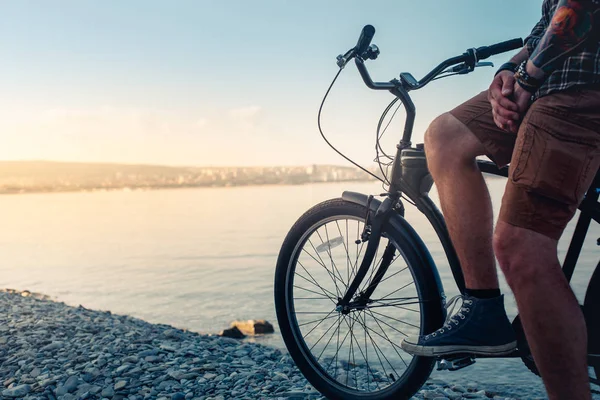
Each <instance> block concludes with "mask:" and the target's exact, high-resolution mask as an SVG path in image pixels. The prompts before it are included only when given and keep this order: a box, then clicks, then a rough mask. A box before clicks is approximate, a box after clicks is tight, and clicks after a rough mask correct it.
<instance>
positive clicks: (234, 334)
mask: <svg viewBox="0 0 600 400" xmlns="http://www.w3.org/2000/svg"><path fill="white" fill-rule="evenodd" d="M219 336H223V337H227V338H232V339H243V338H245V337H246V335H244V334H243V333H242V331H240V330H239V329H238V327H237V326H234V327H233V328H229V329H223V330H222V331H221V333H219Z"/></svg>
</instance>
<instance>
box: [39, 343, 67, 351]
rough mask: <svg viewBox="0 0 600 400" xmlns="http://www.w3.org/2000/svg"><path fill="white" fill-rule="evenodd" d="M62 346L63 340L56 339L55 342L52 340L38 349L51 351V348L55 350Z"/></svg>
mask: <svg viewBox="0 0 600 400" xmlns="http://www.w3.org/2000/svg"><path fill="white" fill-rule="evenodd" d="M62 347H63V342H60V341H56V342H52V343H50V344H47V345H45V346H44V347H42V348H41V349H40V351H52V350H57V349H60V348H62Z"/></svg>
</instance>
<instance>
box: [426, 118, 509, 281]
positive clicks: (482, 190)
mask: <svg viewBox="0 0 600 400" xmlns="http://www.w3.org/2000/svg"><path fill="white" fill-rule="evenodd" d="M425 152H426V154H427V166H428V168H429V171H430V172H431V175H432V176H433V180H434V182H435V185H436V188H437V190H438V192H439V197H440V203H441V206H442V211H443V214H444V219H445V220H446V225H447V226H448V231H449V233H450V237H451V239H452V243H453V244H454V248H455V249H456V253H457V255H458V258H459V260H460V263H461V267H462V270H463V273H464V276H465V283H466V286H467V288H469V289H498V275H497V273H496V263H495V260H494V253H493V250H492V222H493V214H492V202H491V200H490V195H489V192H488V188H487V185H486V183H485V181H484V179H483V175H482V173H481V171H479V168H478V167H477V164H476V163H475V158H476V157H477V156H479V155H483V154H486V150H485V148H484V147H483V145H482V144H481V142H480V141H479V139H478V138H477V137H476V136H475V135H474V134H473V133H472V132H471V130H470V129H469V128H467V127H466V126H465V125H464V124H463V123H462V122H460V121H459V120H458V119H457V118H455V117H454V116H453V115H452V114H449V113H446V114H443V115H441V116H440V117H438V118H437V119H436V120H434V121H433V122H432V124H431V125H430V126H429V129H428V130H427V132H426V134H425Z"/></svg>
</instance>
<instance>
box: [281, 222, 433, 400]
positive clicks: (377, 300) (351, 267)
mask: <svg viewBox="0 0 600 400" xmlns="http://www.w3.org/2000/svg"><path fill="white" fill-rule="evenodd" d="M363 227H364V223H363V221H362V219H360V218H357V217H355V216H351V215H343V216H340V215H338V216H334V217H330V218H327V219H324V220H321V221H319V222H318V223H317V224H315V225H313V226H312V227H311V228H310V229H308V230H307V231H306V232H305V234H304V235H303V236H302V238H301V239H300V240H299V242H298V245H297V246H296V248H295V249H294V252H293V253H292V257H291V258H290V265H289V266H288V275H287V279H286V303H287V307H286V309H287V312H288V318H289V320H290V322H291V326H292V331H293V335H294V338H295V340H296V342H297V343H298V344H299V347H300V349H301V351H302V352H303V353H304V356H305V359H306V360H307V361H308V362H309V363H310V364H311V367H312V369H313V370H314V371H315V372H316V373H317V374H320V375H321V377H322V378H324V379H325V380H327V381H328V382H329V384H331V385H333V386H336V387H337V388H338V389H339V390H343V391H347V392H352V393H354V394H360V393H364V394H368V393H373V392H384V391H385V392H387V391H393V390H395V388H396V387H397V386H399V385H401V384H402V382H403V380H404V379H405V377H406V376H408V375H410V372H411V370H412V369H413V368H414V364H415V361H416V358H414V357H412V356H411V355H409V354H408V353H406V352H404V351H403V350H402V349H401V348H400V342H401V340H402V339H403V338H405V337H407V336H411V335H418V334H420V333H421V328H420V327H421V326H422V321H421V319H422V308H421V303H420V300H419V294H418V287H417V285H415V282H414V277H413V275H412V272H411V271H410V268H409V267H408V264H407V263H406V260H405V257H404V255H403V254H402V253H401V252H400V250H399V246H398V245H397V244H396V243H393V242H392V244H393V245H394V246H395V248H396V251H395V255H394V258H393V261H392V263H391V264H390V267H389V269H388V270H387V272H386V274H385V276H384V277H383V279H382V280H381V283H380V284H379V286H378V287H377V289H376V290H375V292H374V293H373V295H372V296H371V297H370V299H369V300H370V301H369V302H367V303H366V304H364V305H361V306H357V307H355V308H354V309H352V310H351V311H350V312H349V313H348V314H344V313H342V312H341V310H340V309H339V308H337V309H336V305H337V301H338V299H339V298H341V297H343V294H344V293H345V288H346V287H347V286H348V285H349V282H350V281H351V279H352V277H353V275H354V274H355V273H356V270H357V269H358V266H359V265H360V262H361V260H362V258H361V255H362V253H363V251H364V250H365V248H366V243H362V242H361V243H360V244H357V243H355V241H356V240H357V239H358V238H360V235H361V233H362V229H363ZM389 240H390V239H388V238H385V237H382V239H381V243H380V245H379V248H378V250H377V254H376V257H375V259H374V264H375V265H379V263H380V262H381V256H382V254H383V249H384V248H385V246H386V245H387V244H388V241H389ZM375 271H376V269H375V268H373V266H371V269H370V271H369V273H368V274H367V276H366V278H365V279H364V281H363V283H362V284H361V286H360V288H359V290H358V291H357V293H360V292H361V291H362V290H364V289H365V288H366V286H367V285H368V283H369V282H371V281H372V280H373V278H374V276H375Z"/></svg>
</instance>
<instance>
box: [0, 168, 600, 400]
mask: <svg viewBox="0 0 600 400" xmlns="http://www.w3.org/2000/svg"><path fill="white" fill-rule="evenodd" d="M489 182H490V187H491V192H492V198H493V201H494V204H495V208H496V211H497V206H498V204H499V202H500V197H501V193H502V190H503V186H504V181H503V180H501V179H492V180H490V181H489ZM343 190H355V191H359V192H364V193H379V192H381V187H380V186H379V185H377V184H375V183H339V184H338V183H335V184H333V183H332V184H316V185H305V186H262V187H239V188H210V189H208V188H207V189H182V190H161V191H135V192H98V193H64V194H29V195H16V196H2V197H0V221H2V229H0V252H1V253H0V254H2V261H1V264H0V287H9V288H15V289H28V290H31V291H37V292H42V293H45V294H48V295H50V296H52V297H53V298H55V299H57V300H60V301H64V302H66V303H67V304H71V305H79V304H81V305H83V306H85V307H88V308H94V309H102V310H111V311H112V312H115V313H121V314H129V315H133V316H136V317H140V318H143V319H145V320H148V321H151V322H158V323H166V324H172V325H174V326H177V327H180V328H188V329H191V330H195V331H198V332H205V333H214V332H218V331H219V330H221V329H223V328H225V327H227V326H228V325H229V323H230V322H231V321H232V320H234V319H251V318H265V319H267V320H269V321H271V322H273V323H275V322H276V318H275V312H274V305H273V287H272V286H273V285H272V282H273V273H274V266H275V262H276V258H277V253H278V251H279V247H280V245H281V242H282V240H283V238H284V236H285V234H286V233H287V231H288V229H289V228H290V227H291V225H292V224H293V222H294V221H295V220H296V219H297V218H298V217H299V216H300V215H301V214H302V213H303V212H304V211H305V210H307V209H308V208H309V207H311V206H312V205H314V204H315V203H317V202H320V201H322V200H325V199H329V198H333V197H338V196H339V195H340V194H341V193H342V191H343ZM432 196H433V197H434V198H436V197H437V195H436V193H435V192H432ZM407 207H408V210H407V219H408V220H409V221H410V222H411V223H413V224H414V226H415V228H416V229H417V231H418V232H419V234H420V235H421V236H422V238H423V240H424V241H425V242H426V243H427V244H428V245H429V246H430V250H431V252H432V256H433V258H434V260H435V261H436V263H437V265H438V268H439V271H440V274H441V276H442V280H443V282H444V285H445V289H446V293H447V295H448V296H452V295H454V294H457V290H456V288H455V285H454V283H453V281H452V277H451V273H450V270H449V268H448V266H447V262H446V260H445V259H444V254H443V250H442V248H441V245H440V244H439V242H438V241H437V238H436V236H435V233H434V232H433V230H432V229H431V228H430V227H429V226H428V225H427V224H426V220H425V218H424V217H423V216H422V215H420V214H419V213H418V211H416V210H415V209H414V208H411V207H410V206H409V205H407ZM573 228H574V226H573V224H571V225H570V226H569V228H568V231H567V233H566V235H565V236H568V234H569V232H572V230H573ZM598 237H600V228H599V227H598V225H597V224H596V225H592V227H591V231H590V233H589V234H588V237H587V241H586V244H585V247H584V252H583V254H582V257H581V259H580V263H579V266H578V270H577V271H576V273H575V276H574V279H573V287H574V290H575V292H576V294H577V296H578V297H579V298H580V299H583V296H584V294H585V283H586V282H587V279H588V278H589V275H590V273H591V271H592V269H593V268H594V267H595V265H596V263H597V262H598V253H599V252H598V248H597V246H596V243H595V242H596V239H597V238H598ZM567 244H568V240H566V239H565V240H562V241H561V246H560V249H561V254H562V255H564V254H565V252H566V246H567ZM503 287H504V289H505V290H506V292H507V293H508V296H507V308H508V313H509V316H511V317H512V316H514V315H516V308H515V303H514V300H513V298H512V296H511V295H510V293H509V292H508V290H507V287H506V285H505V283H504V282H503ZM258 340H260V341H262V342H264V343H268V344H272V345H275V346H282V343H281V341H280V339H279V336H278V333H276V334H275V335H272V336H269V337H265V338H260V339H258ZM439 376H440V377H441V378H442V379H445V380H448V381H453V380H458V381H464V380H466V379H468V380H469V381H476V382H482V384H483V383H487V384H489V383H495V384H498V385H502V384H507V385H508V386H505V389H506V390H515V391H516V392H521V393H523V392H524V391H525V390H527V393H529V395H531V396H534V395H536V396H541V395H542V393H543V392H541V385H540V381H539V379H538V378H537V377H535V376H534V375H532V374H530V373H529V372H527V370H526V369H525V367H524V366H522V364H521V363H520V361H517V360H502V361H499V360H484V361H478V362H477V364H476V365H475V366H473V367H470V368H468V369H465V370H463V371H459V372H455V373H449V372H444V373H440V374H439Z"/></svg>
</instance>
